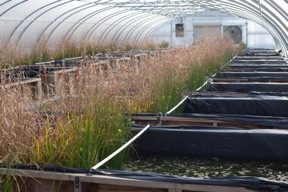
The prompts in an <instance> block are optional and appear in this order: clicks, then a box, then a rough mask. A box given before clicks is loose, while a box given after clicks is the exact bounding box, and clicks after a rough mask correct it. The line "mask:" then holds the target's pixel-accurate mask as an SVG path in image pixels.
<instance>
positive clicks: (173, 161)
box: [123, 158, 288, 181]
mask: <svg viewBox="0 0 288 192" xmlns="http://www.w3.org/2000/svg"><path fill="white" fill-rule="evenodd" d="M123 169H124V170H128V171H140V172H150V173H158V174H168V175H174V176H182V177H203V178H208V177H223V176H253V177H262V178H265V179H269V180H277V181H288V164H287V163H271V162H253V161H245V162H244V161H242V162H240V161H227V160H221V159H218V158H212V159H196V158H195V159H191V158H190V159H189V158H145V159H143V158H142V159H141V160H134V159H133V160H129V161H127V162H126V163H125V165H124V166H123Z"/></svg>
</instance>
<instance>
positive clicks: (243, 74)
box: [216, 72, 288, 78]
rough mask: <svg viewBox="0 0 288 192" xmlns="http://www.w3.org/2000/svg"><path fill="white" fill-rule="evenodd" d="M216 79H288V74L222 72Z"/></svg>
mask: <svg viewBox="0 0 288 192" xmlns="http://www.w3.org/2000/svg"><path fill="white" fill-rule="evenodd" d="M216 77H224V78H225V77H288V72H220V73H218V74H217V75H216Z"/></svg>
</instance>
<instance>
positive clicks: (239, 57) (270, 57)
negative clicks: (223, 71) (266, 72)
mask: <svg viewBox="0 0 288 192" xmlns="http://www.w3.org/2000/svg"><path fill="white" fill-rule="evenodd" d="M233 60H252V61H254V60H258V61H259V60H260V61H261V60H283V57H281V56H236V57H235V58H234V59H233Z"/></svg>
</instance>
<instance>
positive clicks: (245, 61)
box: [230, 59, 288, 65]
mask: <svg viewBox="0 0 288 192" xmlns="http://www.w3.org/2000/svg"><path fill="white" fill-rule="evenodd" d="M230 63H231V64H286V65H287V64H288V63H287V62H286V61H284V60H282V61H281V60H277V61H274V60H262V61H257V60H253V61H251V60H240V59H239V60H232V61H231V62H230Z"/></svg>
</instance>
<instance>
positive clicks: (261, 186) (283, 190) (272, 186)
mask: <svg viewBox="0 0 288 192" xmlns="http://www.w3.org/2000/svg"><path fill="white" fill-rule="evenodd" d="M0 167H1V168H7V167H8V168H13V169H25V170H41V171H52V172H61V173H80V174H81V173H82V174H87V176H88V175H89V174H93V175H105V176H110V177H118V178H127V179H137V180H144V181H156V182H166V183H178V184H198V185H214V186H227V187H244V188H246V189H251V190H256V191H277V192H287V190H288V183H287V182H278V181H270V180H265V179H260V178H255V177H217V178H206V179H204V178H189V177H176V176H170V175H160V174H153V173H141V172H130V171H121V170H107V169H97V170H96V171H91V170H88V169H77V168H68V167H57V166H53V165H37V166H35V165H9V166H6V165H5V164H1V165H0ZM42 173H43V174H45V173H44V172H42ZM36 179H37V178H36Z"/></svg>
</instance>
